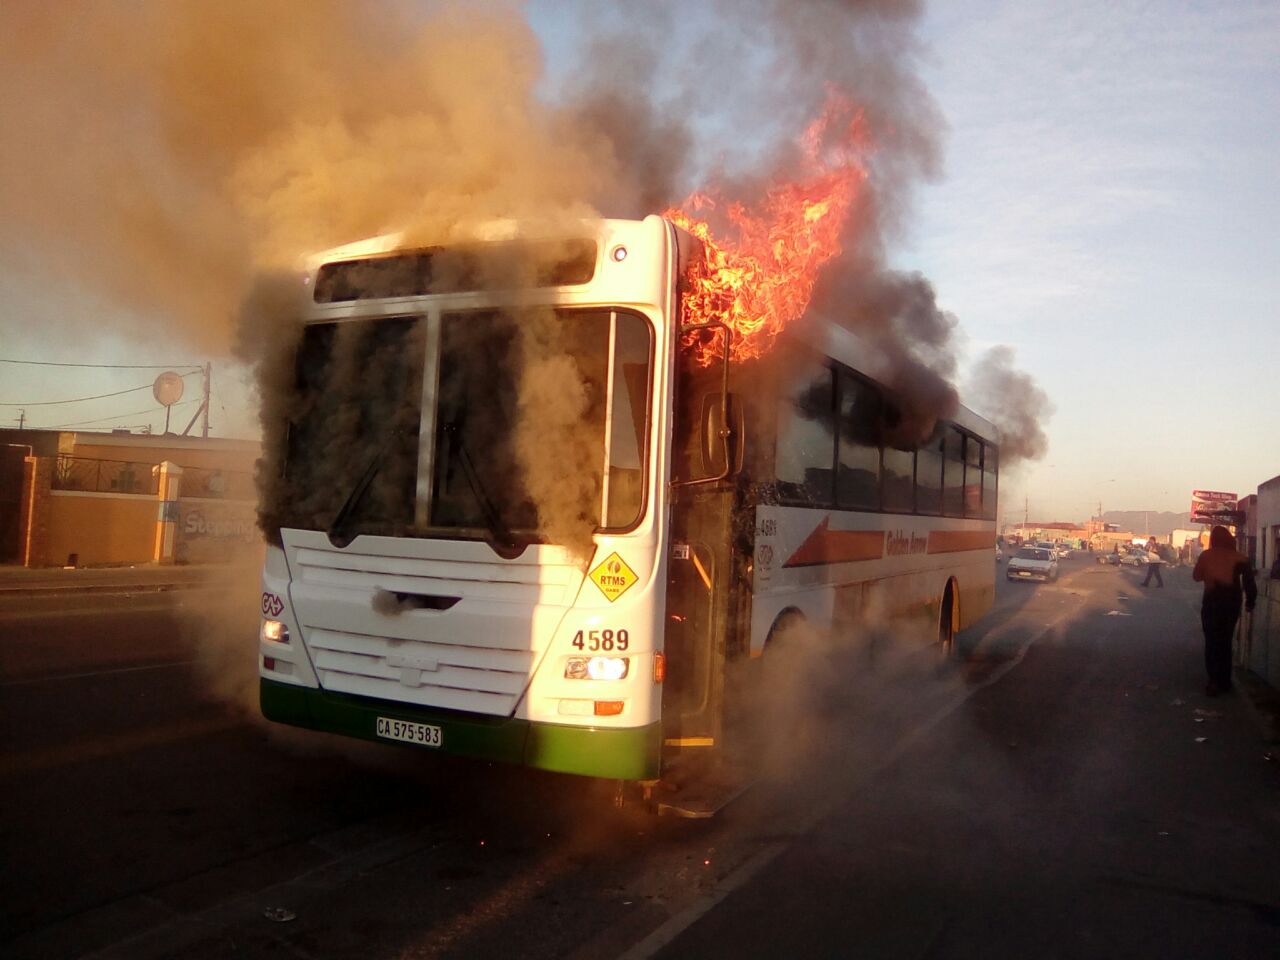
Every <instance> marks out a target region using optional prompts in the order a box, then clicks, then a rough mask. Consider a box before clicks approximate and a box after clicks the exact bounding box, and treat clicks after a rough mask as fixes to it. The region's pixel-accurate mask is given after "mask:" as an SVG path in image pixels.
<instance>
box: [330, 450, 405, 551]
mask: <svg viewBox="0 0 1280 960" xmlns="http://www.w3.org/2000/svg"><path fill="white" fill-rule="evenodd" d="M402 436H404V429H403V428H402V427H397V428H396V429H395V430H392V431H391V436H389V437H387V439H386V441H385V442H384V443H383V444H382V446H381V447H379V448H378V450H377V452H376V453H374V455H373V456H372V457H371V458H370V459H369V464H368V466H366V467H365V468H364V473H362V474H361V475H360V479H359V480H357V481H356V485H355V486H354V487H352V488H351V492H350V493H349V494H347V499H346V500H345V501H344V502H343V504H342V506H341V507H339V508H338V512H337V514H336V515H335V516H334V518H333V523H331V524H329V531H328V532H329V542H330V543H331V544H333V545H334V546H335V547H337V548H338V549H339V550H341V549H343V548H344V547H346V546H347V545H348V544H350V543H351V541H352V540H354V539H355V538H356V536H355V535H352V534H351V531H350V530H349V529H348V524H349V522H350V520H351V515H352V514H354V513H355V512H356V507H358V506H359V505H360V502H361V501H362V500H363V499H364V495H365V494H366V493H368V492H369V485H370V484H371V483H373V478H374V477H376V476H377V475H378V470H379V469H381V467H382V461H383V460H384V459H386V456H387V451H388V450H390V449H391V447H392V445H393V444H395V442H396V441H397V440H399V439H400V438H401V437H402Z"/></svg>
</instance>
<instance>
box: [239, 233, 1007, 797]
mask: <svg viewBox="0 0 1280 960" xmlns="http://www.w3.org/2000/svg"><path fill="white" fill-rule="evenodd" d="M679 219H680V218H678V217H672V216H667V217H662V216H656V215H655V216H649V217H647V218H645V219H644V220H632V221H626V220H601V221H594V222H589V223H581V224H576V225H574V226H573V228H572V229H570V230H564V229H561V230H559V231H558V232H557V233H556V234H555V235H554V236H546V237H536V236H535V237H531V236H529V235H527V234H526V235H522V234H518V233H513V234H512V235H511V236H509V237H506V238H501V239H488V240H486V241H484V242H474V243H464V244H458V245H450V246H441V247H434V248H420V247H413V246H410V247H408V248H406V247H405V246H404V245H403V244H402V243H401V241H399V240H398V239H396V238H381V239H378V240H374V241H369V242H366V243H363V244H356V245H353V246H350V247H346V248H343V249H341V250H338V251H334V252H332V253H330V254H329V255H326V256H324V257H321V258H320V259H319V260H317V261H316V263H315V265H314V267H313V269H312V270H311V271H310V272H309V273H308V276H307V284H306V286H305V287H304V289H305V291H306V294H307V295H306V302H305V307H304V309H303V314H304V315H303V317H302V320H301V323H300V325H299V334H298V340H297V346H296V351H295V354H294V357H295V359H294V366H293V368H292V371H291V372H292V376H291V378H289V382H288V384H287V388H286V389H285V390H284V397H283V399H282V400H281V401H280V403H279V404H278V405H277V410H278V416H277V418H276V424H275V429H277V430H278V432H279V442H278V443H273V444H269V448H270V449H271V450H272V451H273V452H272V453H271V455H270V456H269V457H268V458H267V460H266V461H265V463H264V466H263V469H264V475H263V478H262V479H263V484H264V493H263V506H262V522H263V526H264V528H265V529H266V531H267V533H268V537H269V541H270V544H269V547H268V551H267V557H266V563H265V567H264V571H263V577H262V597H261V600H262V621H261V634H260V640H259V667H260V685H261V707H262V712H263V713H264V715H265V716H266V717H268V718H269V719H271V720H273V721H277V722H279V723H284V724H292V725H296V726H300V727H307V728H311V729H316V730H323V731H329V732H332V733H338V734H344V735H348V736H352V737H359V738H365V739H369V740H381V741H390V742H400V743H405V744H411V745H414V746H416V747H419V748H426V749H431V750H440V751H445V752H450V753H458V754H465V755H469V756H473V757H482V758H487V759H492V760H502V761H509V762H512V763H518V764H527V765H530V766H534V767H539V768H543V769H547V770H554V771H561V772H565V773H572V774H581V775H586V776H592V777H602V778H612V779H617V780H622V781H652V780H656V779H659V778H660V777H661V776H662V774H663V771H664V769H665V768H666V767H667V765H668V764H670V763H672V762H673V761H675V760H676V759H677V758H681V757H688V756H689V755H690V754H698V755H712V754H714V753H716V752H717V751H719V750H722V749H724V748H725V747H726V746H732V744H733V737H734V729H733V726H732V724H731V723H729V722H728V721H727V719H726V718H727V717H729V716H730V715H734V716H736V715H739V714H741V713H742V712H743V711H744V710H745V711H747V712H749V711H750V709H751V700H750V698H752V697H754V696H758V695H759V689H758V686H756V687H753V686H751V685H745V686H742V687H739V685H737V684H730V683H728V682H727V678H728V677H730V676H731V675H732V674H733V673H734V672H735V671H737V670H739V669H743V668H749V666H750V665H751V664H752V663H753V662H754V661H757V660H760V659H761V658H763V659H764V660H765V661H767V660H769V659H770V658H771V655H772V654H773V652H774V650H775V649H776V648H777V645H778V642H779V637H780V636H782V635H783V634H784V633H785V632H786V631H787V630H788V629H789V628H791V627H793V626H795V625H796V624H799V623H808V624H811V625H813V626H814V627H817V628H824V629H831V630H837V631H838V630H842V629H845V628H847V627H848V626H849V625H851V624H857V623H858V622H859V621H860V620H861V619H862V618H863V617H865V616H866V615H867V611H868V610H871V609H876V610H882V611H885V612H887V613H889V614H893V615H899V614H901V615H910V616H914V617H915V618H917V619H918V620H920V621H921V622H925V623H927V624H928V636H929V640H930V642H931V643H933V644H935V645H936V648H937V649H938V650H939V651H944V652H945V651H948V650H949V649H950V647H951V646H952V644H953V641H954V636H955V633H956V631H958V630H959V629H961V628H963V627H964V626H966V625H967V624H969V623H971V622H973V621H974V620H975V619H977V618H978V617H980V616H981V615H982V614H983V613H984V612H985V610H986V609H987V608H988V607H989V605H990V604H991V602H992V599H993V595H994V589H995V565H994V562H993V559H994V550H995V543H996V530H995V518H996V494H997V487H998V478H997V465H998V460H999V455H998V444H997V436H996V431H995V430H994V428H993V427H992V426H991V424H989V423H988V422H986V421H985V420H983V419H982V418H981V417H979V416H977V415H976V414H974V413H972V412H970V411H968V410H965V409H963V408H960V409H958V410H957V411H956V412H955V413H954V414H953V415H952V416H951V417H950V418H949V419H948V420H943V421H939V422H937V423H936V424H930V425H929V427H928V429H927V430H924V431H921V430H919V429H912V430H909V429H907V428H906V423H905V421H906V419H907V418H906V416H905V414H904V408H903V404H902V402H901V398H899V397H897V396H895V394H894V393H893V392H892V391H891V390H888V389H886V388H885V387H884V386H883V385H882V384H881V383H879V382H877V380H876V379H875V378H874V377H873V376H871V375H869V371H868V368H867V364H866V362H865V358H866V352H865V345H864V344H862V343H861V342H860V341H859V339H858V338H857V337H856V336H854V335H853V334H852V333H850V332H849V331H848V330H846V329H844V328H843V327H841V326H838V325H836V324H830V323H827V324H823V323H818V322H807V323H805V324H804V325H797V326H795V327H794V329H793V330H792V332H790V333H784V334H782V335H781V336H779V337H778V338H777V339H776V340H772V341H770V345H769V347H768V349H763V348H762V347H761V344H762V342H763V341H761V340H760V339H757V338H755V336H754V334H755V331H756V326H754V325H752V324H751V323H745V322H738V321H737V320H735V316H734V311H733V310H732V309H731V308H727V307H724V304H725V303H727V302H730V301H732V297H730V300H729V301H726V300H725V299H724V297H723V296H721V297H720V298H719V299H717V298H716V297H709V296H708V293H707V289H708V288H707V286H706V280H707V278H708V277H709V276H712V275H713V274H712V272H711V271H713V269H714V267H715V262H714V260H715V256H716V251H715V250H714V249H713V248H711V247H710V246H709V245H708V244H707V243H705V242H704V240H705V237H702V238H700V237H699V236H696V235H695V233H696V232H697V231H695V230H693V229H691V225H690V224H689V223H688V222H687V221H685V222H683V223H681V222H677V221H679ZM745 282H747V283H750V280H749V279H748V280H747V281H745ZM805 296H807V293H805V295H804V296H802V297H801V298H800V299H801V302H800V304H799V307H798V309H799V310H803V306H804V304H803V300H804V299H805ZM749 312H750V313H751V316H750V317H747V318H746V319H747V320H752V319H754V318H755V317H756V316H757V314H758V312H759V311H749ZM758 672H759V673H760V674H761V677H767V676H768V672H767V671H758ZM761 682H767V681H763V680H762V681H761ZM735 696H736V697H745V698H747V702H745V703H742V702H739V703H733V702H732V698H733V697H735Z"/></svg>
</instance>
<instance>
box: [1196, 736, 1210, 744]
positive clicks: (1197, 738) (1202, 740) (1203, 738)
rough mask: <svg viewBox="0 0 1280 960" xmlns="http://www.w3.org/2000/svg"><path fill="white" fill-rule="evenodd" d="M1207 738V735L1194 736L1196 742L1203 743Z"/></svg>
mask: <svg viewBox="0 0 1280 960" xmlns="http://www.w3.org/2000/svg"><path fill="white" fill-rule="evenodd" d="M1208 739H1209V738H1208V737H1196V743H1204V742H1205V741H1207V740H1208Z"/></svg>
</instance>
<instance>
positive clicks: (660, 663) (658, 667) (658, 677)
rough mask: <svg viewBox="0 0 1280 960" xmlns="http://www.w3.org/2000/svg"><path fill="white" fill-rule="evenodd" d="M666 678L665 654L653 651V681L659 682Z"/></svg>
mask: <svg viewBox="0 0 1280 960" xmlns="http://www.w3.org/2000/svg"><path fill="white" fill-rule="evenodd" d="M665 679H667V655H666V654H665V653H655V654H654V655H653V682H654V683H661V682H662V681H663V680H665Z"/></svg>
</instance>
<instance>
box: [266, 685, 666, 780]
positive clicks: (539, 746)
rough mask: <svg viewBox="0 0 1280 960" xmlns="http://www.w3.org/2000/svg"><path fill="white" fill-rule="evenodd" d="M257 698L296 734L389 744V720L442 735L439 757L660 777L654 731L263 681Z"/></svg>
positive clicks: (658, 740) (604, 774) (614, 776)
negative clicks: (463, 710)
mask: <svg viewBox="0 0 1280 960" xmlns="http://www.w3.org/2000/svg"><path fill="white" fill-rule="evenodd" d="M259 695H260V702H261V706H262V715H263V716H264V717H266V718H267V719H268V720H274V721H275V722H277V723H285V724H289V725H291V726H295V727H307V728H308V729H311V730H322V731H324V732H326V733H337V734H341V735H343V736H348V737H358V738H360V739H363V740H376V741H378V742H379V743H391V742H394V741H388V740H386V739H383V738H380V737H379V736H378V735H377V718H378V717H391V718H392V719H395V720H409V721H414V722H417V723H430V724H434V725H435V726H438V727H440V728H441V729H442V730H443V732H444V737H443V739H444V746H443V747H442V748H441V749H442V750H443V751H444V752H446V753H455V754H461V755H463V756H469V757H479V758H482V759H485V760H498V761H501V762H504V763H517V764H520V763H522V764H527V765H528V766H531V767H538V768H540V769H543V770H554V771H557V772H559V773H576V774H581V775H583V776H589V777H607V778H609V779H617V780H656V779H657V777H658V769H659V757H660V752H661V747H662V730H661V725H660V724H657V723H654V724H650V725H649V726H647V727H633V728H593V727H573V726H565V725H560V724H552V723H530V722H529V721H528V720H513V719H510V718H507V717H476V716H465V715H459V714H456V713H449V712H446V711H441V710H432V709H430V708H427V707H415V706H414V705H412V704H406V703H391V702H388V701H385V700H370V699H368V698H365V697H355V696H351V695H349V694H344V693H330V692H326V691H324V690H318V689H315V688H313V687H299V686H295V685H294V684H288V683H279V682H277V681H274V680H265V679H263V680H261V681H260V688H259ZM419 749H432V748H419Z"/></svg>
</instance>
